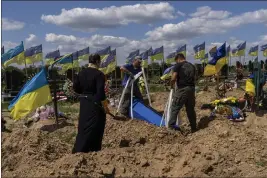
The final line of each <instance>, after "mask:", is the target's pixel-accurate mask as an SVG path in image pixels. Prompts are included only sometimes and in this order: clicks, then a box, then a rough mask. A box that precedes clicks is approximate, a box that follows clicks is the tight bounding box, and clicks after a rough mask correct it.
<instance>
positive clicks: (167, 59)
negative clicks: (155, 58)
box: [166, 52, 176, 64]
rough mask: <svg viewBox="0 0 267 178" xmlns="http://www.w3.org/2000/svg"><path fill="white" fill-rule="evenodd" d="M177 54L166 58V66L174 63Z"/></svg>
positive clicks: (174, 53) (171, 54)
mask: <svg viewBox="0 0 267 178" xmlns="http://www.w3.org/2000/svg"><path fill="white" fill-rule="evenodd" d="M175 55H176V52H172V53H170V54H169V55H168V56H167V57H166V64H171V63H173V62H174V58H175Z"/></svg>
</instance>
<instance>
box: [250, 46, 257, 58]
mask: <svg viewBox="0 0 267 178" xmlns="http://www.w3.org/2000/svg"><path fill="white" fill-rule="evenodd" d="M258 50H259V45H257V46H252V47H251V48H250V49H249V52H248V54H249V55H250V56H258Z"/></svg>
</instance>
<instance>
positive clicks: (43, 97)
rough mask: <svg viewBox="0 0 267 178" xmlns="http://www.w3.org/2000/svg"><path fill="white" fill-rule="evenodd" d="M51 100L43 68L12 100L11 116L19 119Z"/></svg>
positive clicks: (10, 106)
mask: <svg viewBox="0 0 267 178" xmlns="http://www.w3.org/2000/svg"><path fill="white" fill-rule="evenodd" d="M51 101H52V98H51V93H50V88H49V84H48V81H47V79H46V71H45V69H44V68H43V69H42V70H41V71H40V72H39V73H38V74H36V75H35V76H34V77H33V78H32V79H31V80H30V81H28V82H27V83H26V84H25V85H24V86H23V88H22V89H21V90H20V92H19V93H18V95H17V96H16V97H15V98H14V99H13V100H12V101H11V103H10V105H9V107H8V109H9V110H11V113H10V115H11V117H12V118H13V119H15V120H18V119H21V118H23V117H26V116H27V115H28V114H30V113H31V112H32V111H34V110H35V109H37V108H38V107H40V106H42V105H45V104H47V103H49V102H51Z"/></svg>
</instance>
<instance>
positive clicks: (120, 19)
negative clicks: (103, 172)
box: [41, 2, 176, 31]
mask: <svg viewBox="0 0 267 178" xmlns="http://www.w3.org/2000/svg"><path fill="white" fill-rule="evenodd" d="M175 17H176V15H175V9H174V7H172V6H171V5H170V4H169V3H167V2H160V3H154V4H135V5H126V6H120V7H116V6H111V7H105V8H103V9H90V8H74V9H70V10H66V9H62V10H61V13H60V14H59V15H42V16H41V19H42V20H43V21H44V22H46V23H52V24H56V25H59V26H66V27H70V28H72V29H76V30H81V31H92V30H95V29H97V28H112V27H118V26H122V25H127V24H129V23H140V24H151V23H154V22H156V21H159V20H169V19H174V18H175Z"/></svg>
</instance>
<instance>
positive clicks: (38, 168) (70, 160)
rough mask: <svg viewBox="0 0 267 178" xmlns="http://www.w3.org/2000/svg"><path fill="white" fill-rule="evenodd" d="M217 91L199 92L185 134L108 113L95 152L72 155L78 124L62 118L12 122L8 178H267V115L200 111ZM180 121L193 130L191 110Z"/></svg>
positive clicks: (157, 98) (6, 142) (5, 146)
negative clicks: (237, 118) (242, 117)
mask: <svg viewBox="0 0 267 178" xmlns="http://www.w3.org/2000/svg"><path fill="white" fill-rule="evenodd" d="M212 91H213V90H210V91H207V92H200V93H198V94H197V105H196V111H197V118H198V125H199V128H200V130H199V131H198V132H196V133H193V134H185V135H182V134H181V133H179V132H175V131H169V130H167V129H166V128H159V127H156V126H153V125H150V124H148V123H145V122H143V121H138V120H127V121H119V120H113V119H111V118H110V117H109V116H108V119H107V124H106V130H105V136H104V140H103V150H102V151H100V152H95V153H88V154H75V155H73V154H71V149H72V146H73V142H74V140H75V136H76V125H77V124H76V123H77V120H73V119H70V120H67V121H64V120H62V121H60V128H59V129H56V127H55V125H54V124H53V123H54V122H53V121H46V122H39V123H35V124H33V125H32V126H31V127H30V128H24V127H23V126H22V125H23V124H22V123H23V122H22V121H18V122H16V123H14V122H12V121H11V120H10V119H7V120H8V128H10V130H11V132H10V133H6V132H5V133H2V141H1V142H2V165H1V169H2V176H4V177H15V176H19V177H20V176H21V177H44V176H46V177H47V176H50V177H55V176H56V177H58V176H60V177H63V176H91V177H103V176H104V177H109V176H110V177H113V176H115V177H159V176H160V177H163V176H165V177H181V176H194V177H217V176H224V177H226V176H231V177H233V176H235V177H241V176H242V177H256V176H257V177H259V176H264V177H266V176H267V149H266V148H267V114H264V113H261V116H257V115H255V114H254V113H248V117H247V118H246V121H244V122H239V123H234V122H231V121H229V120H227V119H226V118H223V117H220V116H218V117H217V118H215V119H214V120H211V119H209V117H208V116H209V111H203V110H200V109H199V108H200V106H201V105H202V104H204V103H208V102H210V101H212V100H214V99H215V98H216V96H215V94H214V93H213V92H212ZM242 94H243V91H241V90H235V91H232V92H228V93H227V95H228V96H237V97H240V96H242ZM167 97H168V93H155V94H153V95H152V100H153V106H154V108H156V109H157V110H159V111H160V110H163V108H164V104H165V102H166V100H167ZM73 107H79V105H78V104H75V105H73ZM265 113H266V112H265ZM74 114H75V115H77V113H74ZM181 117H182V121H183V122H182V127H183V129H184V130H189V125H188V121H187V118H186V114H185V112H184V110H182V112H181Z"/></svg>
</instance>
